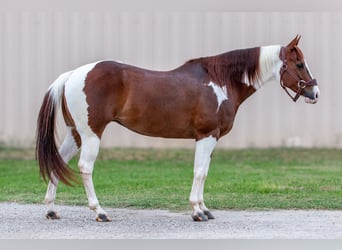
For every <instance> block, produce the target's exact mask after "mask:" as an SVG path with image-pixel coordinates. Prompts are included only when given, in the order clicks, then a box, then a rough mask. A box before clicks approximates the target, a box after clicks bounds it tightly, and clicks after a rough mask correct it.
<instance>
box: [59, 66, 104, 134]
mask: <svg viewBox="0 0 342 250" xmlns="http://www.w3.org/2000/svg"><path fill="white" fill-rule="evenodd" d="M97 64H98V62H95V63H90V64H86V65H83V66H81V67H79V68H77V69H75V70H74V71H73V72H72V74H71V75H70V76H69V79H68V80H67V82H66V83H65V90H64V95H65V99H66V103H67V106H68V109H69V112H70V114H71V116H72V118H73V120H74V122H75V125H76V129H77V131H78V132H79V134H80V136H81V137H82V134H83V133H85V136H94V135H95V133H94V132H93V131H92V129H91V128H90V127H89V125H88V106H89V105H88V103H87V100H86V95H85V93H84V91H83V90H84V86H85V80H86V78H87V75H88V73H89V71H91V70H92V69H93V68H94V67H95V66H96V65H97Z"/></svg>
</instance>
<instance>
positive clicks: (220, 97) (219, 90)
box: [208, 82, 228, 112]
mask: <svg viewBox="0 0 342 250" xmlns="http://www.w3.org/2000/svg"><path fill="white" fill-rule="evenodd" d="M208 86H209V87H212V89H213V92H214V94H215V95H216V99H217V110H216V112H217V111H218V110H219V108H220V106H221V104H222V102H224V101H225V100H228V93H227V87H226V86H223V87H220V86H218V85H217V84H215V83H213V82H210V83H209V84H208Z"/></svg>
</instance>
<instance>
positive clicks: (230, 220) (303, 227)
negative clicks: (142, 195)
mask: <svg viewBox="0 0 342 250" xmlns="http://www.w3.org/2000/svg"><path fill="white" fill-rule="evenodd" d="M56 208H57V209H58V211H59V213H60V215H61V217H62V218H61V219H60V220H54V221H52V220H47V219H45V216H44V215H45V209H46V208H45V206H44V205H37V204H34V205H32V204H30V205H26V204H25V205H23V204H17V203H0V239H32V238H33V239H60V238H68V239H85V238H87V239H94V238H95V239H118V238H119V239H140V238H146V239H179V238H180V239H312V238H316V239H342V211H321V210H318V211H316V210H310V211H303V210H272V211H232V210H228V211H213V214H214V216H216V219H215V220H210V221H208V222H204V223H198V222H193V221H192V220H191V217H190V214H189V212H186V213H182V212H179V213H174V212H169V211H163V210H132V209H115V208H106V210H107V212H108V214H109V216H110V217H111V218H112V220H113V221H112V222H109V223H98V222H96V221H95V213H94V212H92V211H91V210H89V209H88V208H87V207H76V206H57V207H56Z"/></svg>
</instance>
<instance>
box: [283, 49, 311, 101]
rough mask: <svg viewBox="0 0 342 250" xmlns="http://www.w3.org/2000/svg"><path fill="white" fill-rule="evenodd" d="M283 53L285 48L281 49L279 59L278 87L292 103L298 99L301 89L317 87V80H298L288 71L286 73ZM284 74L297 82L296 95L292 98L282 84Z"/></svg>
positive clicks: (286, 68)
mask: <svg viewBox="0 0 342 250" xmlns="http://www.w3.org/2000/svg"><path fill="white" fill-rule="evenodd" d="M285 52H286V48H285V47H281V50H280V55H279V57H280V60H282V61H283V65H282V66H281V68H280V86H281V87H282V88H283V89H284V90H285V92H286V93H287V94H288V95H289V97H290V98H291V99H292V100H293V101H294V102H296V101H297V100H298V98H299V97H300V95H301V93H302V91H303V89H305V88H306V87H307V86H315V85H317V80H316V79H311V80H309V81H304V80H302V79H300V78H299V77H298V76H296V75H293V74H292V73H291V72H290V71H288V67H287V61H286V56H285ZM285 73H287V74H288V75H289V76H291V77H292V78H293V79H294V80H296V81H297V85H298V90H297V93H296V95H295V96H294V97H293V96H292V95H291V94H290V92H289V91H288V90H287V88H288V87H287V86H285V84H284V82H283V76H284V74H285Z"/></svg>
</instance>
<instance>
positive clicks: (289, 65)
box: [279, 36, 319, 103]
mask: <svg viewBox="0 0 342 250" xmlns="http://www.w3.org/2000/svg"><path fill="white" fill-rule="evenodd" d="M299 40H300V36H296V37H295V38H294V39H293V40H292V41H291V42H290V43H289V44H288V45H287V46H286V47H282V48H281V50H280V55H279V56H280V59H281V60H282V62H283V65H282V67H281V68H280V84H281V86H282V87H283V88H284V90H285V91H286V93H287V94H288V95H289V96H290V97H291V99H292V100H293V101H297V100H298V98H299V97H300V96H301V95H302V96H304V97H305V101H306V102H307V103H316V102H317V101H318V96H319V89H318V86H317V80H316V79H314V78H313V77H312V75H311V72H310V70H309V67H308V64H307V63H306V61H305V58H304V54H303V52H302V51H301V50H300V49H299V48H298V42H299ZM287 88H289V89H291V90H292V91H294V92H295V93H296V95H295V96H292V95H291V94H290V93H289V92H288V90H287Z"/></svg>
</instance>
